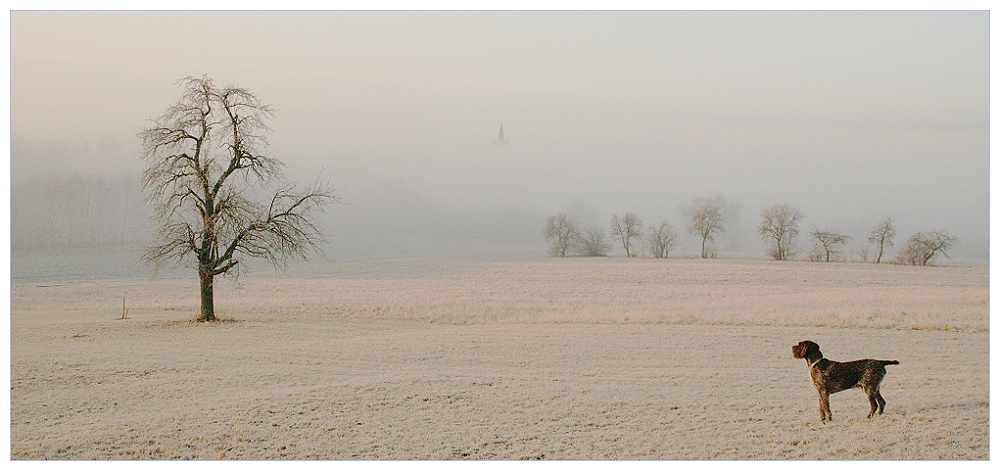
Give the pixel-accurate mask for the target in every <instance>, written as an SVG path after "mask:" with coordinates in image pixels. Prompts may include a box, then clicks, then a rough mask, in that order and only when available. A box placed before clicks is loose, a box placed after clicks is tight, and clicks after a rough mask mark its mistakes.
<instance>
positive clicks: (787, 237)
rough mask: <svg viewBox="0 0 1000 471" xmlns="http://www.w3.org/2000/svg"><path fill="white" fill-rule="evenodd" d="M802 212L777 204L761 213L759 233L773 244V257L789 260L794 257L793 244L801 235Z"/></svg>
mask: <svg viewBox="0 0 1000 471" xmlns="http://www.w3.org/2000/svg"><path fill="white" fill-rule="evenodd" d="M800 219H802V212H801V211H799V210H798V209H794V208H792V207H790V206H788V205H786V204H776V205H774V206H771V207H770V208H766V209H764V210H763V211H761V222H760V225H759V226H757V232H758V233H759V234H760V236H761V238H762V239H764V240H768V239H770V240H771V242H772V243H773V246H772V248H771V257H772V258H774V259H775V260H788V258H790V257H791V256H792V244H794V242H795V237H797V236H798V234H799V220H800Z"/></svg>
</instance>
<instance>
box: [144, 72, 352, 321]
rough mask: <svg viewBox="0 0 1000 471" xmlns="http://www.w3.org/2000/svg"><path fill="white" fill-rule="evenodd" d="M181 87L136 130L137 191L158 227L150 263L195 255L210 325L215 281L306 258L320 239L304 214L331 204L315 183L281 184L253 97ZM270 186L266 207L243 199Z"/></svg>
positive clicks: (266, 112) (196, 82)
mask: <svg viewBox="0 0 1000 471" xmlns="http://www.w3.org/2000/svg"><path fill="white" fill-rule="evenodd" d="M179 84H181V85H182V86H183V88H184V93H183V95H182V96H181V98H180V100H178V101H177V103H176V104H174V105H173V106H171V107H170V108H167V110H166V111H165V112H164V113H163V114H162V115H161V116H160V117H159V118H157V119H156V120H155V121H154V123H155V124H154V126H152V127H150V128H147V129H145V130H143V131H142V132H140V133H139V137H140V138H141V139H142V144H143V153H144V158H145V160H146V169H145V171H144V173H143V190H144V191H145V194H146V200H147V201H148V202H150V203H152V204H153V205H154V209H155V217H156V218H157V219H158V220H159V221H160V223H161V226H160V228H159V233H158V234H157V236H156V245H154V246H152V247H150V248H149V249H148V251H147V253H146V260H147V261H149V262H151V263H154V264H157V265H159V264H161V263H164V262H166V261H171V260H173V261H178V262H179V261H181V260H184V259H186V258H187V257H188V255H192V256H193V257H194V260H195V262H196V264H195V265H196V266H197V269H198V278H199V280H200V283H201V313H200V315H199V317H198V320H201V321H212V320H215V318H216V317H215V301H214V291H213V286H214V280H215V277H216V276H218V275H223V274H233V273H238V271H239V268H238V264H239V263H240V261H241V260H242V259H244V258H262V259H265V260H268V261H270V262H271V263H274V264H275V265H278V264H279V263H284V262H286V261H287V260H289V259H291V258H305V256H306V254H307V252H308V251H310V250H316V243H317V242H319V241H321V240H323V235H322V234H321V233H320V231H319V230H318V228H317V227H316V226H315V225H314V223H313V222H312V221H311V220H310V218H309V216H310V214H311V213H312V212H313V211H315V210H317V209H318V208H319V207H320V206H322V205H323V204H326V203H329V202H333V201H335V200H336V198H335V197H334V196H333V193H332V189H330V188H327V187H325V186H323V185H320V184H318V183H317V184H316V185H313V186H312V187H309V188H306V189H304V190H302V191H299V190H297V189H296V188H295V186H293V185H289V184H286V183H282V182H280V181H281V180H282V174H281V169H282V167H283V166H284V165H283V164H282V163H281V162H280V161H279V160H277V159H274V158H272V157H269V156H268V155H267V154H265V153H264V148H265V147H266V146H267V140H266V139H265V138H264V135H263V134H264V133H265V132H267V131H269V130H270V129H269V128H268V127H267V126H266V125H265V122H264V121H265V119H267V118H270V117H271V115H272V110H271V108H270V107H269V106H267V105H265V104H263V103H261V102H260V100H259V99H258V98H257V97H256V96H255V95H254V94H253V93H251V92H250V91H248V90H246V89H243V88H237V87H232V86H226V87H217V86H215V84H214V83H212V80H210V79H209V78H207V77H203V78H195V77H187V78H185V79H182V80H180V81H179ZM275 182H278V183H279V184H278V185H277V189H276V190H272V191H274V193H273V195H272V196H271V197H270V199H269V200H268V201H266V202H265V203H263V204H261V203H257V202H254V201H251V200H250V199H249V195H251V194H255V193H257V192H259V191H263V190H266V189H267V188H268V187H269V186H270V185H271V184H273V183H275ZM234 269H235V270H234Z"/></svg>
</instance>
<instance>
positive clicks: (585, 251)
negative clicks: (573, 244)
mask: <svg viewBox="0 0 1000 471" xmlns="http://www.w3.org/2000/svg"><path fill="white" fill-rule="evenodd" d="M604 236H605V234H604V231H602V230H601V229H593V228H592V229H587V230H586V231H585V232H584V233H583V234H582V235H580V237H579V238H578V240H577V251H578V252H579V253H580V255H582V256H584V257H607V256H608V252H610V251H611V244H609V243H608V241H607V240H605V238H604Z"/></svg>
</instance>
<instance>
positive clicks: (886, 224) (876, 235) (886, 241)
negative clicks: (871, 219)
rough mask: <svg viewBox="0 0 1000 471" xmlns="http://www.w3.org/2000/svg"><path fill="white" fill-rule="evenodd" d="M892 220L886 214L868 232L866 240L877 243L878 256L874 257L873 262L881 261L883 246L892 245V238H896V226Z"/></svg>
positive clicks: (883, 251)
mask: <svg viewBox="0 0 1000 471" xmlns="http://www.w3.org/2000/svg"><path fill="white" fill-rule="evenodd" d="M892 222H893V221H892V218H891V217H889V216H886V218H885V219H883V220H882V222H880V223H879V224H878V225H877V226H875V228H873V229H872V231H871V232H869V233H868V242H871V243H873V244H878V258H876V259H875V263H882V254H883V253H885V246H887V245H888V246H889V247H892V239H894V238H896V226H894V225H893V224H892Z"/></svg>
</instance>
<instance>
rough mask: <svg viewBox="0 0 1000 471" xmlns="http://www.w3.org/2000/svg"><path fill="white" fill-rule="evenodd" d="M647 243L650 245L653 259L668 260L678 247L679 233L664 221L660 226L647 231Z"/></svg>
mask: <svg viewBox="0 0 1000 471" xmlns="http://www.w3.org/2000/svg"><path fill="white" fill-rule="evenodd" d="M646 243H647V244H649V251H650V252H651V253H652V254H653V258H667V257H668V256H670V251H671V250H673V248H674V247H676V246H677V233H676V232H674V228H673V226H671V225H670V223H668V222H667V221H663V222H661V223H660V224H659V225H658V226H655V227H650V228H649V229H647V231H646Z"/></svg>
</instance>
